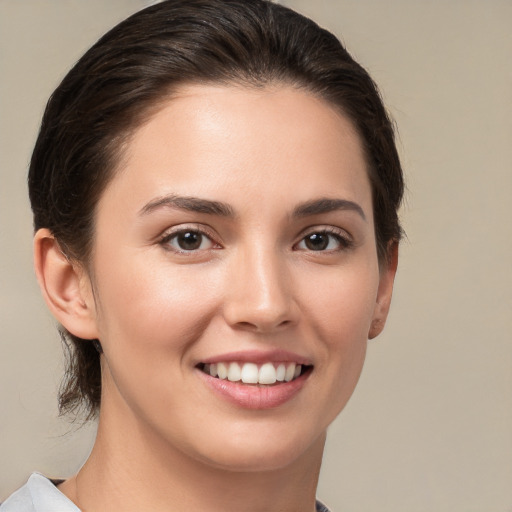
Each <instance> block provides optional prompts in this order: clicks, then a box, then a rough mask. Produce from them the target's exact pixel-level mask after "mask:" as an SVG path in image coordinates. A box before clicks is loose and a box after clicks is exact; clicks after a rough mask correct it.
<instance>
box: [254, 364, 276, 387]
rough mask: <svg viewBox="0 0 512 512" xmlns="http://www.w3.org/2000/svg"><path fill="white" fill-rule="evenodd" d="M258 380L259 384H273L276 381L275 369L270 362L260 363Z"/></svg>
mask: <svg viewBox="0 0 512 512" xmlns="http://www.w3.org/2000/svg"><path fill="white" fill-rule="evenodd" d="M258 381H259V383H260V384H274V382H275V381H276V369H275V368H274V365H273V364H272V363H265V364H264V365H262V367H261V368H260V373H259V378H258Z"/></svg>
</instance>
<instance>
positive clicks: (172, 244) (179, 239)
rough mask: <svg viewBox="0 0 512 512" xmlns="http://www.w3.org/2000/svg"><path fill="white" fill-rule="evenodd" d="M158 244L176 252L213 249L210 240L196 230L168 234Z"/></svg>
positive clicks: (213, 244) (213, 245) (212, 243)
mask: <svg viewBox="0 0 512 512" xmlns="http://www.w3.org/2000/svg"><path fill="white" fill-rule="evenodd" d="M160 243H161V244H162V245H164V246H166V247H169V248H170V249H171V250H174V251H176V252H192V251H201V250H208V249H212V248H213V247H215V243H214V242H213V241H212V239H211V238H210V237H209V236H207V235H206V234H205V233H203V232H201V231H199V230H197V229H183V230H181V231H177V232H174V233H170V234H168V235H166V236H165V237H164V238H163V239H162V240H161V242H160Z"/></svg>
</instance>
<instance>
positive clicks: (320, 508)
mask: <svg viewBox="0 0 512 512" xmlns="http://www.w3.org/2000/svg"><path fill="white" fill-rule="evenodd" d="M2 512H3V511H2ZM316 512H331V511H330V510H329V509H328V508H327V507H326V506H325V505H324V504H323V503H322V502H321V501H319V500H316Z"/></svg>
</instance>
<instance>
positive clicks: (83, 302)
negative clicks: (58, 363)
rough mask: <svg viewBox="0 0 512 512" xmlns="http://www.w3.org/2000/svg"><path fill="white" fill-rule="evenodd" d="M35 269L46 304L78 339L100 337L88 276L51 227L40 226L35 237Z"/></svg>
mask: <svg viewBox="0 0 512 512" xmlns="http://www.w3.org/2000/svg"><path fill="white" fill-rule="evenodd" d="M34 269H35V272H36V276H37V281H38V282H39V287H40V288H41V293H42V294H43V297H44V299H45V301H46V304H47V305H48V307H49V309H50V311H51V312H52V313H53V315H54V317H55V318H56V319H57V320H58V321H59V323H60V324H61V325H62V326H63V327H65V328H66V329H67V330H68V331H69V332H70V333H71V334H74V335H75V336H78V337H79V338H83V339H95V338H97V337H98V333H97V327H96V311H95V304H94V298H93V296H92V291H91V287H90V284H89V281H88V278H87V276H86V275H85V273H84V272H83V271H82V269H81V268H80V267H79V266H78V265H77V264H74V263H72V262H71V261H70V260H69V259H68V258H67V257H66V256H65V255H64V253H63V252H62V250H61V248H60V246H59V244H58V242H57V240H56V239H55V237H54V236H53V235H52V234H51V232H50V231H49V230H48V229H40V230H38V231H37V233H36V234H35V236H34Z"/></svg>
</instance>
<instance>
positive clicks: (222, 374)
mask: <svg viewBox="0 0 512 512" xmlns="http://www.w3.org/2000/svg"><path fill="white" fill-rule="evenodd" d="M217 374H218V376H219V379H225V378H226V377H227V376H228V368H227V366H226V365H225V364H224V363H217Z"/></svg>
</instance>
